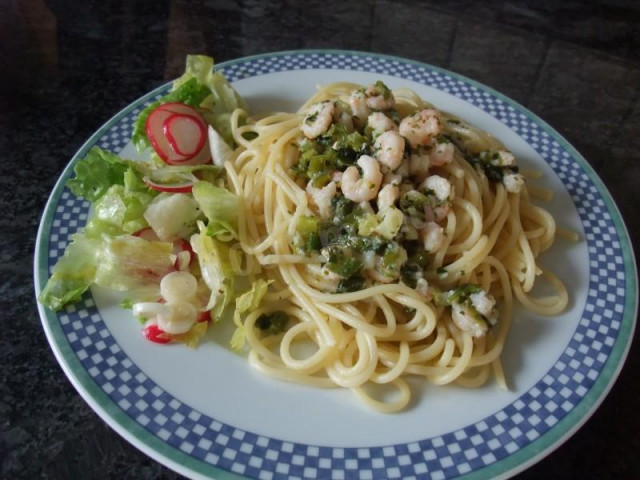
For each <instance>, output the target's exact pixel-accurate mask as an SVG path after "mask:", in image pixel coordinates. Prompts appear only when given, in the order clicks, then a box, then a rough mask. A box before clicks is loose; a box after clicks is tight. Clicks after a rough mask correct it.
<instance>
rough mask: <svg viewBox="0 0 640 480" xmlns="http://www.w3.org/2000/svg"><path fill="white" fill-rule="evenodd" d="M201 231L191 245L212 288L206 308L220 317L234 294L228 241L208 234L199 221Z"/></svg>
mask: <svg viewBox="0 0 640 480" xmlns="http://www.w3.org/2000/svg"><path fill="white" fill-rule="evenodd" d="M198 228H199V229H200V233H196V234H195V235H193V236H192V237H191V247H192V248H193V251H194V252H195V253H196V254H197V256H198V262H199V264H200V271H201V272H202V279H203V280H204V282H205V284H206V285H207V287H209V289H210V290H211V297H210V298H209V302H208V304H207V306H206V307H205V308H204V310H211V314H212V318H215V319H218V318H220V315H222V312H223V311H224V309H225V308H226V306H227V305H228V304H229V303H230V302H231V300H232V299H233V296H234V283H235V282H234V273H233V268H232V266H231V262H230V259H229V255H230V249H229V247H228V246H227V244H226V243H224V242H221V241H219V240H216V239H215V238H212V237H211V236H209V235H206V233H205V232H206V229H207V227H206V226H205V225H204V223H202V222H201V221H199V222H198Z"/></svg>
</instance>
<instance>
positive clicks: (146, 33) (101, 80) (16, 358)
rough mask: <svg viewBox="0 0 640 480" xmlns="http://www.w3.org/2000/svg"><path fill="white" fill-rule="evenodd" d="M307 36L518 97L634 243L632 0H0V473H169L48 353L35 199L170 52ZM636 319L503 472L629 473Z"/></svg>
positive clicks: (636, 140)
mask: <svg viewBox="0 0 640 480" xmlns="http://www.w3.org/2000/svg"><path fill="white" fill-rule="evenodd" d="M302 5H304V6H302ZM323 47H327V48H329V47H330V48H343V49H355V50H363V51H372V52H381V53H390V54H396V55H400V56H403V57H407V58H411V59H415V60H420V61H424V62H428V63H432V64H434V65H437V66H440V67H444V68H447V69H450V70H453V71H454V72H457V73H460V74H463V75H467V76H469V77H471V78H474V79H476V80H478V81H480V82H483V83H485V84H487V85H489V86H491V87H493V88H495V89H497V90H499V91H501V92H503V93H505V94H506V95H508V96H510V97H512V98H514V99H515V100H517V101H519V102H521V103H522V104H524V105H525V106H527V107H528V108H530V109H531V110H533V112H535V113H536V114H538V115H539V116H540V117H542V118H543V119H545V120H546V121H547V122H549V123H550V124H551V125H552V126H553V127H554V128H556V129H557V130H558V131H559V132H560V133H561V134H563V135H565V136H566V137H567V139H568V140H569V141H570V142H571V143H573V145H574V146H575V147H577V149H578V150H579V151H580V152H581V153H582V154H583V155H584V156H585V157H586V159H587V160H588V161H589V162H590V163H591V165H592V166H593V167H594V168H595V169H596V171H597V172H598V174H599V175H600V176H601V178H602V179H603V180H604V182H605V184H606V185H607V186H608V188H609V189H610V190H611V192H612V194H613V197H614V198H615V200H616V201H617V202H618V205H619V207H620V210H621V211H622V214H623V217H624V218H625V220H626V222H627V226H628V229H629V232H630V235H631V238H632V240H633V242H634V245H635V248H636V251H637V243H638V238H640V231H639V227H640V222H639V221H638V218H639V216H638V214H637V210H636V207H637V202H638V199H639V195H638V185H640V155H639V154H638V152H640V2H637V1H609V2H604V1H602V2H577V1H565V2H556V1H488V2H472V1H466V0H456V1H451V2H445V1H443V0H441V1H425V2H412V1H401V2H391V1H381V0H378V1H346V0H345V1H342V2H332V1H328V0H323V1H306V2H294V1H288V2H277V1H269V2H260V1H253V0H243V1H239V2H235V1H231V0H226V1H203V0H200V1H191V2H187V1H181V0H175V1H167V0H155V1H153V2H142V1H140V2H125V1H70V0H64V1H63V0H54V1H42V0H23V1H20V0H13V1H8V0H0V171H1V172H2V173H1V174H0V231H1V232H2V235H1V237H0V258H1V259H2V261H1V266H0V268H1V273H0V302H1V304H2V307H1V308H0V318H1V323H0V477H1V478H7V479H14V478H16V479H18V478H27V479H31V478H39V479H75V478H83V479H111V478H117V479H151V478H154V479H155V478H159V479H173V478H179V476H178V475H176V474H175V473H173V472H171V471H170V470H168V469H166V468H165V467H163V466H161V465H160V464H158V463H156V462H155V461H153V460H151V459H149V458H148V457H146V456H145V455H144V454H142V453H140V452H138V451H137V450H136V449H135V448H133V447H132V446H130V445H129V444H128V443H127V442H126V441H124V440H123V439H121V438H120V437H119V436H118V435H117V434H116V433H115V432H113V431H112V430H111V429H110V428H109V427H107V426H106V425H105V424H104V423H103V422H102V420H101V419H100V418H99V417H98V416H97V415H96V414H95V413H93V412H92V411H91V410H90V408H89V407H88V406H87V405H86V404H85V403H84V401H83V400H82V399H81V398H80V396H79V395H78V394H77V393H76V392H75V390H74V389H73V387H72V386H71V384H70V383H69V381H68V380H67V379H66V377H65V376H64V374H63V372H62V370H61V368H60V367H59V366H58V364H57V363H56V360H55V358H54V357H53V354H52V352H51V350H50V348H49V346H48V344H47V341H46V338H45V336H44V333H43V330H42V327H41V324H40V319H39V317H38V312H37V310H36V303H35V298H34V290H33V281H32V262H33V251H34V242H35V237H36V231H37V228H38V223H39V219H40V215H41V213H42V210H43V208H44V205H45V202H46V200H47V197H48V195H49V192H50V191H51V189H52V187H53V185H54V183H55V181H56V179H57V177H58V175H59V174H60V172H61V171H62V170H63V168H64V166H65V165H66V164H67V162H68V161H69V159H70V158H71V156H72V155H73V154H74V153H75V151H76V150H77V149H78V148H79V147H80V145H81V144H82V143H83V142H84V141H85V139H86V138H87V137H88V136H89V135H90V134H91V133H93V132H94V131H95V130H96V129H97V128H98V127H99V126H100V125H102V124H103V123H104V122H105V121H106V120H107V119H109V118H110V117H111V116H112V115H113V114H114V113H115V112H117V111H118V110H120V109H121V108H123V107H124V106H126V105H127V104H128V103H130V102H131V101H133V100H134V99H136V98H137V97H139V96H140V95H142V94H144V93H146V92H147V91H149V90H150V89H152V88H153V87H155V86H157V85H159V84H161V83H164V82H165V81H166V80H168V79H171V78H174V77H175V76H176V75H178V74H179V73H180V71H181V69H182V65H183V61H184V56H185V54H186V53H190V52H207V53H209V54H210V55H212V56H214V57H215V58H216V60H217V61H224V60H228V59H233V58H237V57H241V56H245V55H250V54H255V53H261V52H268V51H277V50H285V49H298V48H323ZM634 191H635V193H634ZM637 336H638V335H637V334H636V338H635V340H634V342H633V345H632V348H631V352H630V355H629V358H628V360H627V363H626V366H625V367H624V369H623V371H622V373H621V375H620V377H619V379H618V381H617V383H616V384H615V385H614V387H613V389H612V391H611V393H610V394H609V396H608V397H607V398H606V399H605V401H604V403H603V404H602V406H601V407H600V408H599V410H598V411H597V412H596V413H595V414H594V415H593V417H592V418H591V419H590V420H589V421H588V422H587V423H586V424H585V425H584V426H583V427H582V428H581V429H580V430H579V431H578V432H577V433H576V434H575V435H574V436H573V437H572V438H571V439H570V440H569V441H567V442H566V444H564V445H563V446H561V447H560V448H559V449H558V450H557V451H555V452H554V453H552V454H551V455H549V456H548V457H547V458H545V459H544V460H542V461H541V462H539V463H538V464H536V465H534V466H533V467H531V468H530V469H528V470H527V471H525V472H523V473H521V474H520V475H519V476H518V477H517V478H519V479H537V478H552V479H555V478H563V479H574V478H575V479H611V478H620V479H627V478H640V454H639V452H640V440H639V438H640V435H639V434H640V417H639V415H638V397H639V394H640V387H639V382H638V380H637V372H638V371H639V370H640V352H639V350H638V345H637V344H638V341H637Z"/></svg>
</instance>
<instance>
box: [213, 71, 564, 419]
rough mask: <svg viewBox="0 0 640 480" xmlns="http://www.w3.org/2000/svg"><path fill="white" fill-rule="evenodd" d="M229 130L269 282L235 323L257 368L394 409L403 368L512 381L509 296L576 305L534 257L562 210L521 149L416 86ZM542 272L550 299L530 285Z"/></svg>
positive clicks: (359, 91) (242, 218)
mask: <svg viewBox="0 0 640 480" xmlns="http://www.w3.org/2000/svg"><path fill="white" fill-rule="evenodd" d="M232 130H233V137H234V140H235V142H236V143H237V144H238V145H239V148H238V149H237V150H236V156H235V158H234V159H233V160H232V161H228V162H226V163H225V165H224V168H225V171H226V175H227V185H226V187H227V188H228V189H229V190H230V191H231V192H233V193H234V194H236V195H237V196H238V198H239V199H240V209H239V212H238V216H239V218H238V246H239V247H240V249H241V251H242V253H243V258H244V262H245V264H244V265H243V268H244V270H245V271H246V272H247V275H248V277H249V279H250V281H252V282H256V281H258V280H260V279H261V280H262V281H263V282H265V283H264V284H263V285H264V286H265V287H267V286H268V288H266V289H265V293H264V296H263V297H262V298H261V302H260V304H259V306H258V308H256V309H253V310H250V311H249V312H248V314H247V315H246V316H245V317H244V318H242V317H241V316H239V315H238V316H237V317H236V323H237V324H238V326H239V327H240V328H242V332H243V335H244V338H245V339H246V342H247V344H248V348H249V361H250V364H251V365H252V366H253V367H254V368H255V369H257V370H258V371H260V372H263V373H265V374H267V375H270V376H272V377H276V378H279V379H283V380H287V381H292V382H298V383H302V384H308V385H313V386H317V387H335V386H339V387H344V388H349V389H351V390H352V391H353V392H354V393H355V394H356V395H357V396H358V397H359V398H361V399H362V400H363V401H364V402H365V403H366V404H368V405H369V406H371V407H372V408H374V409H376V410H379V411H383V412H393V411H398V410H401V409H402V408H404V407H405V406H406V405H407V403H408V402H409V399H410V389H409V386H408V383H407V381H406V376H407V375H415V376H419V377H424V378H425V379H426V380H428V381H429V382H432V383H433V384H437V385H442V384H448V383H452V382H455V383H457V384H459V385H462V386H466V387H477V386H480V385H482V384H484V383H485V382H486V381H487V380H488V379H489V378H490V377H492V376H493V377H494V378H496V379H497V382H498V383H499V384H501V385H503V386H505V385H506V382H505V378H504V374H503V370H502V367H501V364H500V354H501V352H502V350H503V347H504V343H505V338H506V336H507V332H508V330H509V326H510V321H511V315H512V309H513V303H514V297H515V298H516V299H517V300H518V301H519V302H520V303H521V304H522V305H524V306H525V307H526V308H527V309H530V310H532V311H534V312H536V313H537V314H542V315H554V314H557V313H559V312H561V311H562V310H563V309H564V308H565V307H566V305H567V302H568V295H567V291H566V289H565V287H564V286H563V284H562V283H561V282H560V281H559V280H558V279H557V277H555V276H554V275H553V274H552V273H550V272H549V271H547V270H545V269H544V268H543V267H541V266H540V265H539V264H538V263H537V261H536V259H537V258H538V256H539V255H540V254H541V253H542V252H543V251H545V250H547V249H548V248H549V247H550V246H551V244H552V243H553V240H554V237H555V234H556V226H555V222H554V219H553V218H552V216H551V215H550V214H549V213H548V212H547V211H545V210H544V209H542V208H540V207H539V206H536V205H534V204H533V203H532V202H531V198H530V193H529V191H528V188H527V185H526V183H525V179H524V176H523V174H522V172H520V171H519V169H518V166H517V165H516V162H515V158H514V156H513V155H512V154H511V153H510V152H509V151H508V150H507V149H506V148H505V146H504V145H502V144H501V143H500V142H499V141H498V140H496V139H495V138H493V137H492V136H491V135H490V134H488V133H487V132H484V131H482V130H480V129H479V128H476V127H475V126H471V125H469V124H467V123H465V122H464V120H462V119H459V118H455V117H453V116H451V115H449V114H447V113H446V112H445V111H441V110H438V109H437V108H436V107H434V106H433V105H431V104H429V103H427V102H425V101H424V100H422V99H421V98H419V97H418V96H417V95H416V94H415V93H414V92H412V91H410V90H407V89H399V90H395V91H391V90H390V89H389V88H387V86H386V85H385V84H384V83H382V82H377V83H375V84H372V85H369V86H368V87H361V86H359V85H354V84H349V83H335V84H331V85H328V86H325V87H321V88H319V89H318V91H317V93H316V94H315V95H313V97H312V98H310V99H309V100H308V101H307V102H306V104H305V105H303V106H302V108H301V109H300V111H299V112H298V113H295V114H289V113H276V114H272V115H269V116H264V117H260V118H249V119H248V120H247V119H246V118H245V113H244V112H242V111H241V110H236V111H235V112H234V114H233V116H232ZM541 190H542V189H536V193H539V192H540V191H541ZM540 278H542V279H544V281H545V282H547V283H548V284H550V285H551V286H552V287H553V289H554V291H555V293H554V294H553V295H551V296H546V297H543V298H541V297H534V296H532V295H531V291H532V288H533V287H534V283H535V282H536V281H537V280H538V279H540Z"/></svg>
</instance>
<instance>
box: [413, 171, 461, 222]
mask: <svg viewBox="0 0 640 480" xmlns="http://www.w3.org/2000/svg"><path fill="white" fill-rule="evenodd" d="M420 190H423V191H426V192H427V195H428V196H431V197H432V198H433V199H434V200H435V205H434V207H433V215H434V217H435V220H436V221H438V222H439V221H440V220H442V219H443V218H444V217H446V216H447V214H448V213H449V208H450V203H451V200H453V196H454V193H455V191H454V189H453V185H451V182H449V180H447V179H446V178H443V177H441V176H440V175H431V176H429V177H427V178H426V179H425V180H424V182H422V183H421V184H420Z"/></svg>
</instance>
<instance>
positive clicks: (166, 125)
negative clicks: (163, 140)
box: [162, 113, 207, 163]
mask: <svg viewBox="0 0 640 480" xmlns="http://www.w3.org/2000/svg"><path fill="white" fill-rule="evenodd" d="M181 118H184V119H186V120H189V121H191V122H193V123H195V124H196V126H197V127H198V130H199V131H200V139H199V140H198V144H197V146H196V147H195V149H194V150H193V151H192V152H190V153H185V152H182V151H181V150H180V148H179V146H178V141H177V140H176V138H175V137H174V136H173V133H172V132H171V124H172V123H173V122H175V121H176V120H178V119H181ZM206 130H207V129H206V125H205V123H204V121H202V119H200V118H198V117H196V116H195V115H186V114H184V113H174V114H173V115H170V116H168V117H167V118H166V119H165V120H164V122H163V123H162V132H163V133H164V135H165V136H166V137H167V140H169V145H171V148H173V150H174V151H175V152H176V153H177V154H178V155H182V156H184V157H188V158H187V159H186V160H185V161H188V160H191V159H192V158H193V157H195V156H196V155H197V154H198V153H199V152H200V150H202V147H203V146H204V143H205V141H206ZM180 163H182V160H181V161H180Z"/></svg>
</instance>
